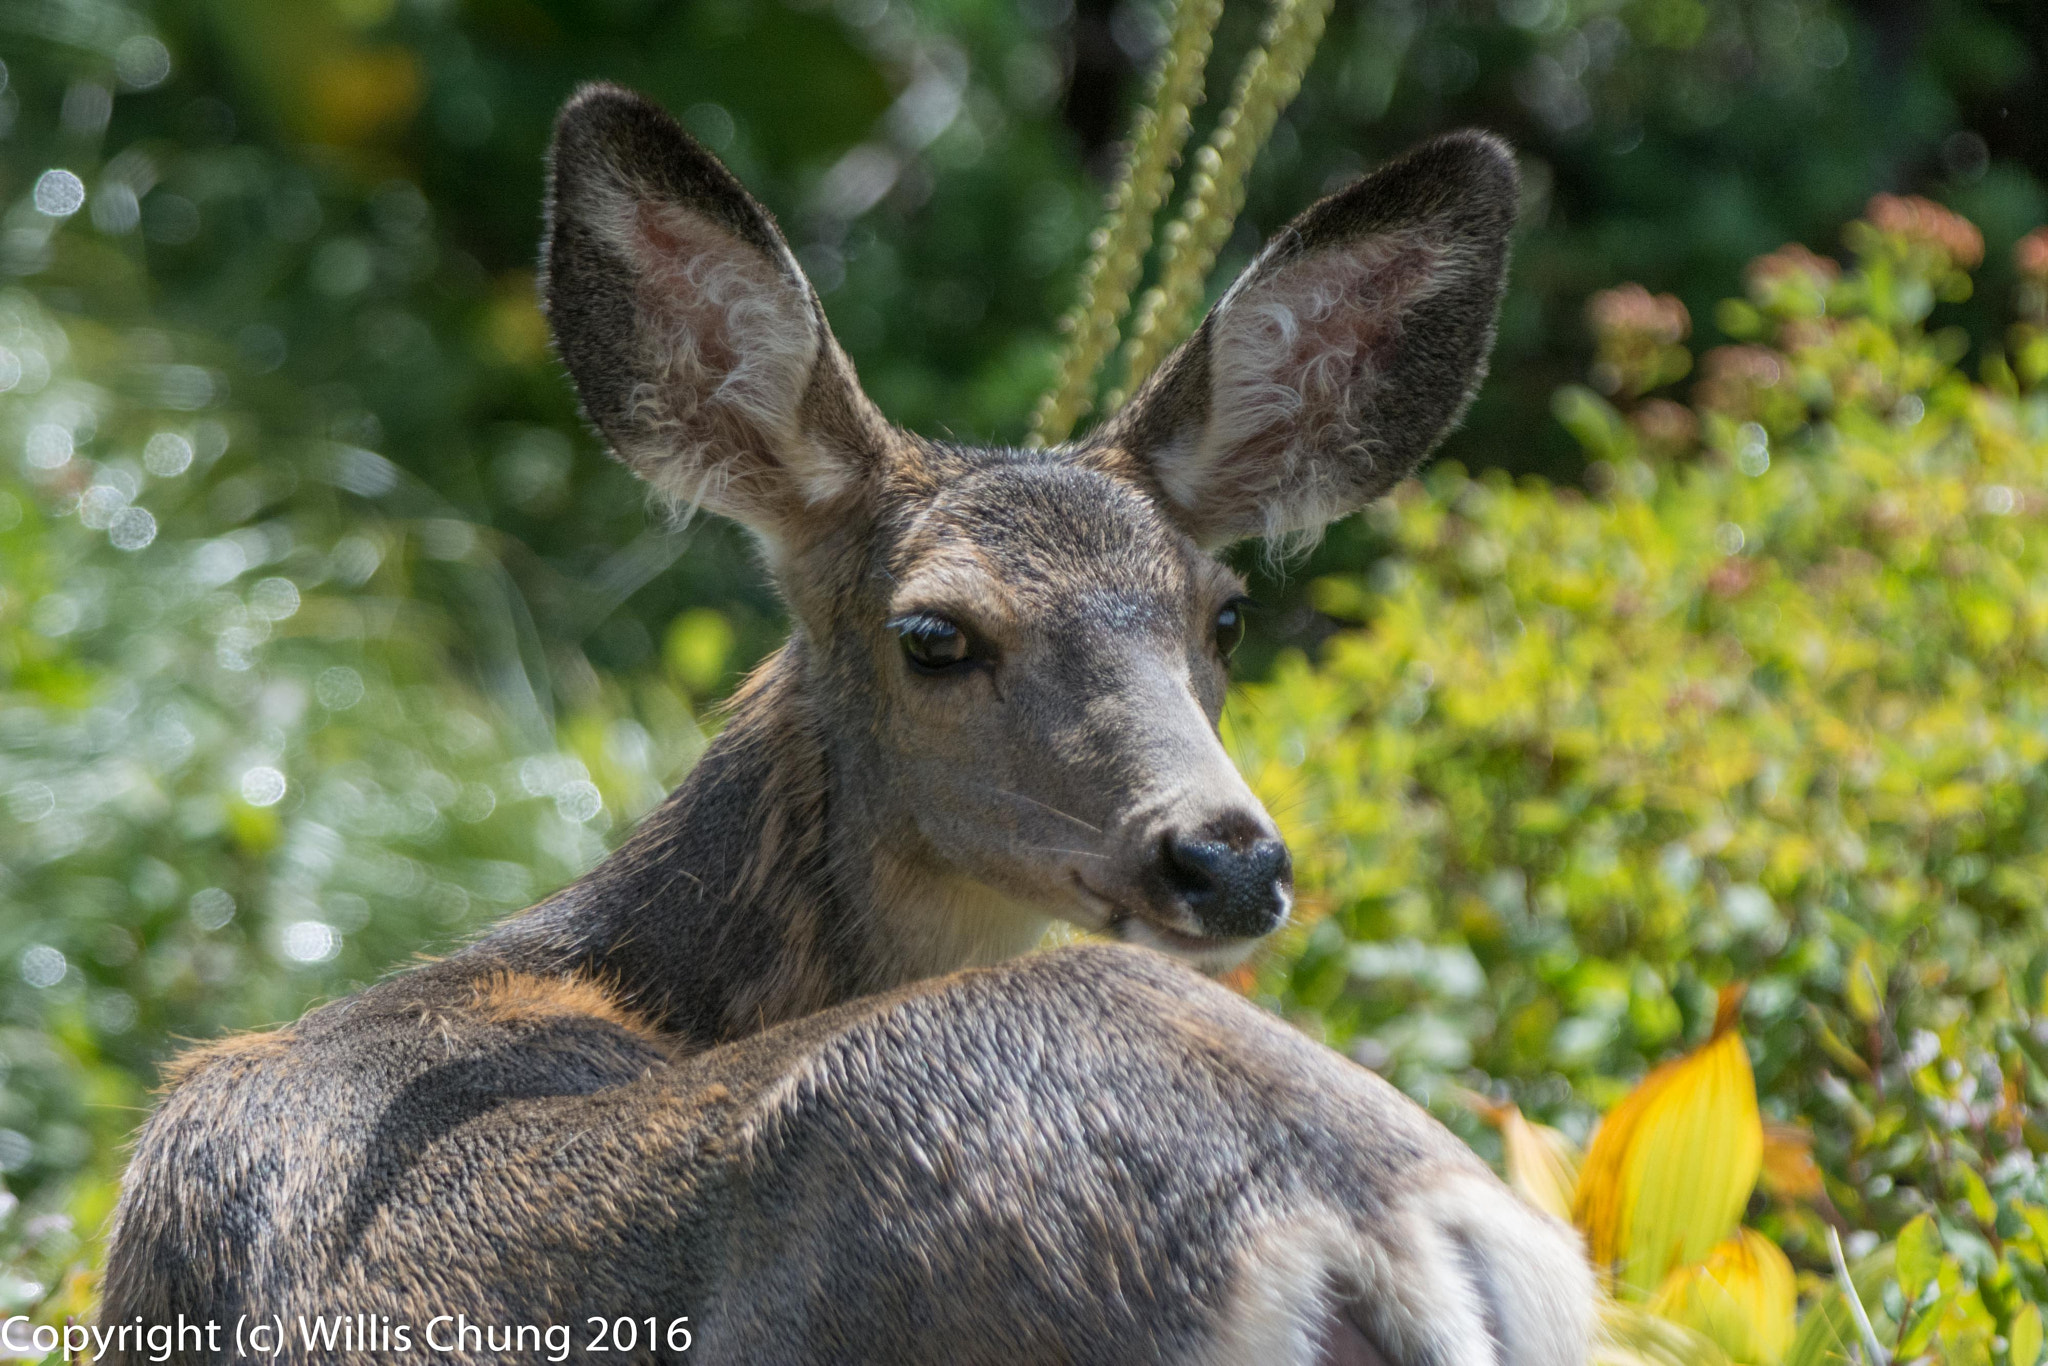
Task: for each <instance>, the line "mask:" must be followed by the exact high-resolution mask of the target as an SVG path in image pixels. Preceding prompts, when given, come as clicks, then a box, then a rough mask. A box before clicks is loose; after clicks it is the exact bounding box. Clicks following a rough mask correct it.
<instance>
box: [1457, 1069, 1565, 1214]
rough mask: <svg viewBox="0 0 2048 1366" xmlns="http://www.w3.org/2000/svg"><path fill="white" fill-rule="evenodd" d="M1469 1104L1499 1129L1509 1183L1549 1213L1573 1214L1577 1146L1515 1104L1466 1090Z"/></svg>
mask: <svg viewBox="0 0 2048 1366" xmlns="http://www.w3.org/2000/svg"><path fill="white" fill-rule="evenodd" d="M1466 1103H1467V1104H1469V1105H1471V1106H1472V1108H1473V1109H1474V1110H1476V1111H1477V1112H1478V1113H1479V1114H1480V1116H1481V1117H1482V1118H1484V1119H1485V1120H1486V1121H1487V1122H1488V1123H1490V1124H1492V1125H1493V1126H1494V1127H1495V1128H1496V1129H1498V1130H1500V1142H1501V1156H1502V1160H1503V1164H1504V1165H1505V1167H1506V1168H1507V1173H1506V1174H1507V1178H1508V1184H1509V1185H1510V1186H1512V1187H1514V1188H1515V1190H1516V1191H1518V1192H1520V1194H1521V1195H1522V1198H1523V1199H1525V1200H1527V1201H1528V1202H1529V1203H1530V1204H1532V1205H1534V1206H1536V1208H1538V1209H1540V1210H1542V1211H1543V1212H1544V1213H1546V1214H1554V1215H1556V1216H1557V1217H1558V1218H1560V1219H1570V1218H1571V1216H1572V1196H1573V1193H1574V1191H1575V1189H1576V1188H1577V1186H1578V1181H1579V1163H1580V1162H1581V1160H1582V1158H1581V1155H1580V1153H1579V1150H1578V1147H1577V1145H1575V1144H1574V1143H1573V1142H1572V1141H1571V1140H1570V1139H1569V1138H1567V1137H1565V1136H1564V1135H1563V1134H1562V1133H1560V1132H1558V1131H1557V1130H1556V1129H1553V1128H1551V1127H1550V1126H1549V1125H1547V1124H1537V1123H1534V1122H1533V1121H1531V1120H1530V1119H1529V1117H1528V1116H1526V1115H1524V1114H1523V1113H1522V1111H1521V1109H1520V1108H1519V1107H1517V1106H1514V1105H1494V1104H1492V1103H1490V1102H1488V1101H1487V1100H1486V1099H1485V1098H1484V1097H1482V1096H1477V1095H1472V1094H1471V1093H1469V1092H1468V1093H1467V1095H1466Z"/></svg>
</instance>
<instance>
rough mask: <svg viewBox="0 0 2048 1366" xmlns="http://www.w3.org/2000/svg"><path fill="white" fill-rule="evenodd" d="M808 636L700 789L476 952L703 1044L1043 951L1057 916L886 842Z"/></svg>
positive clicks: (735, 729)
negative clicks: (825, 697) (835, 738)
mask: <svg viewBox="0 0 2048 1366" xmlns="http://www.w3.org/2000/svg"><path fill="white" fill-rule="evenodd" d="M804 653H805V651H804V644H803V641H802V639H801V637H799V638H798V639H796V640H793V641H792V642H791V643H790V644H789V645H787V646H785V647H784V648H783V650H782V651H781V652H780V653H779V654H777V655H776V657H775V658H774V659H772V660H771V661H770V662H769V663H768V664H767V665H765V666H764V667H763V669H762V670H761V672H760V673H759V674H757V675H756V677H755V679H754V680H753V681H752V682H751V683H750V684H749V685H748V687H747V688H746V690H745V691H744V692H743V694H742V696H741V697H740V699H739V700H738V702H737V704H736V705H735V708H734V711H733V716H732V720H731V721H730V723H729V724H728V725H727V726H726V728H725V729H724V730H723V731H722V732H721V733H720V734H719V736H718V737H717V739H715V740H714V741H713V742H712V743H711V745H710V746H709V747H708V748H707V749H706V750H705V752H704V754H703V756H702V757H701V758H700V759H699V760H698V761H697V764H696V766H695V767H694V768H693V769H692V770H691V772H690V775H689V777H688V778H687V779H685V780H684V782H683V783H682V785H681V786H680V787H678V788H677V789H676V790H675V791H674V792H673V793H671V794H670V796H669V797H668V799H667V800H666V801H665V802H663V803H662V805H661V806H660V807H658V808H656V810H655V811H654V812H652V813H651V814H650V815H649V816H648V817H647V818H646V819H645V820H644V821H643V822H642V823H641V825H640V826H639V828H638V829H637V830H635V831H634V832H633V834H632V835H631V837H629V838H628V839H627V841H626V842H625V843H624V844H623V845H621V846H620V847H619V848H618V849H617V850H616V851H614V852H613V853H612V854H611V855H610V856H609V857H608V858H606V859H605V860H604V861H603V862H602V863H600V864H599V865H598V866H597V867H596V868H594V869H592V870H591V871H590V873H588V874H587V875H585V876H584V877H583V878H582V879H581V880H580V881H578V882H577V883H575V884H574V885H572V886H570V887H568V888H567V889H565V890H564V891H562V892H560V893H558V894H557V895H556V896H554V897H552V898H550V899H549V900H547V901H545V902H543V903H542V904H540V905H539V906H536V907H535V908H533V909H532V910H530V911H527V912H525V913H523V914H521V915H519V916H517V917H515V918H514V919H512V920H511V921H508V922H507V923H506V924H505V925H503V926H501V927H500V928H499V929H498V930H497V931H495V932H494V933H492V934H491V935H489V936H487V937H486V938H485V939H483V940H482V941H480V942H479V943H478V944H477V945H476V948H475V950H473V952H475V953H477V954H479V955H481V956H482V957H483V958H484V959H485V961H486V962H488V963H490V964H491V965H493V966H505V967H511V968H515V969H518V970H524V971H540V972H561V971H574V972H580V973H584V974H587V975H590V976H592V977H595V978H596V979H597V980H599V981H600V982H602V983H604V984H605V985H606V986H607V988H608V989H609V990H611V991H612V992H613V993H614V994H615V995H616V996H617V997H618V998H619V999H620V1001H621V1003H622V1004H625V1005H627V1006H628V1007H630V1008H632V1009H634V1010H635V1011H636V1012H638V1013H640V1014H641V1015H642V1016H643V1017H644V1018H647V1019H648V1020H650V1021H651V1022H653V1023H655V1024H657V1025H658V1026H660V1027H662V1028H664V1029H667V1030H670V1031H672V1032H674V1033H676V1034H678V1035H681V1036H683V1037H684V1038H686V1039H688V1040H689V1041H690V1042H692V1043H696V1044H701V1045H710V1044H715V1043H720V1042H724V1041H726V1040H730V1039H734V1038H739V1037H742V1036H744V1035H747V1034H751V1033H754V1032H756V1031H757V1030H760V1029H765V1028H768V1027H769V1026H772V1025H774V1024H777V1023H779V1022H781V1021H783V1020H788V1019H794V1018H796V1017H799V1016H802V1015H807V1014H811V1013H814V1012H816V1011H818V1010H822V1009H825V1008H826V1007H828V1006H831V1005H834V1004H837V1003H838V1002H840V1001H845V1000H850V999H852V998H854V997H857V996H863V995H868V994H870V993H872V992H876V991H883V990H887V989H888V988H890V987H894V986H898V985H901V984H902V983H904V982H909V981H915V980H917V979H920V978H924V977H930V976H937V975H940V974H942V973H946V972H951V971H954V970H956V969H958V968H962V967H968V966H975V965H980V964H986V963H993V962H999V961H1001V960H1002V959H1005V958H1009V957H1014V956H1015V955H1016V954H1019V953H1022V952H1024V951H1025V950H1027V949H1029V948H1030V947H1032V946H1033V945H1034V944H1036V943H1037V942H1038V940H1039V939H1040V938H1041V937H1042V935H1043V932H1044V929H1045V926H1046V924H1047V923H1048V921H1047V919H1046V917H1044V915H1043V914H1042V913H1039V912H1035V911H1033V910H1032V909H1031V908H1028V907H1024V906H1021V905H1018V904H1016V903H1014V902H1012V901H1010V900H1008V899H1006V898H1004V897H1002V896H1001V895H1000V894H998V893H996V892H994V891H992V890H991V889H989V888H987V887H986V886H984V885H982V884H979V883H976V882H973V881H971V880H969V879H967V878H964V877H961V876H958V875H952V874H948V873H946V872H944V871H942V870H939V869H936V868H934V867H933V866H932V863H931V861H930V860H929V859H924V858H920V857H919V855H918V845H919V842H918V841H917V840H915V839H905V838H903V837H902V832H897V831H890V830H887V829H883V828H879V827H878V826H877V825H876V824H875V822H874V820H873V817H872V815H871V814H870V813H871V807H872V803H869V802H864V801H862V800H861V797H862V796H863V794H862V792H861V790H860V786H859V783H858V771H859V768H860V766H859V765H858V763H857V762H854V761H850V759H849V756H848V755H847V754H846V753H845V752H843V751H840V750H836V749H835V747H834V746H833V745H832V744H831V743H830V742H829V736H830V734H831V732H832V728H831V727H829V726H827V725H825V724H823V722H822V718H821V717H820V715H819V711H820V708H819V707H818V706H817V705H816V692H815V690H814V689H813V688H812V687H811V686H810V685H809V683H808V680H807V676H806V675H807V670H806V669H805V661H804Z"/></svg>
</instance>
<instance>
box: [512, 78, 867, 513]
mask: <svg viewBox="0 0 2048 1366" xmlns="http://www.w3.org/2000/svg"><path fill="white" fill-rule="evenodd" d="M547 206H548V209H547V212H548V222H547V236H546V241H545V245H544V248H543V252H544V258H543V276H544V280H545V284H544V297H545V303H546V307H547V312H548V319H549V323H550V326H551V327H552V329H553V332H554V336H555V341H556V346H557V348H558V349H559V351H560V353H561V356H562V360H563V362H564V364H565V365H566V366H567V367H568V369H569V372H570V375H571V377H572V379H573V380H574V381H575V384H576V389H577V393H578V395H579V396H580V397H581V399H582V401H583V406H584V409H585V411H586V412H587V414H588V415H589V417H590V419H591V421H592V422H593V423H594V424H595V425H596V426H597V428H598V429H599V430H600V431H601V432H602V433H603V434H604V436H605V438H606V440H607V441H608V442H609V443H610V445H611V447H612V450H613V451H614V452H615V453H616V454H617V455H618V456H619V458H620V459H622V460H623V461H625V462H626V463H627V464H628V465H629V466H631V467H632V468H633V469H634V470H635V471H636V472H637V473H639V474H640V475H641V476H642V477H643V478H645V479H647V480H648V482H649V483H651V484H653V485H654V486H655V487H656V488H657V489H658V490H660V491H661V493H662V494H664V495H665V496H666V497H667V498H669V499H670V500H671V501H672V502H675V503H678V504H682V505H686V506H695V505H702V506H704V507H707V508H710V509H711V510H713V511H716V512H721V513H724V514H726V515H729V516H732V517H735V518H737V519H738V520H740V521H742V522H745V523H747V524H748V525H750V526H752V527H753V528H754V529H755V530H757V531H760V532H762V533H763V534H765V535H769V536H771V537H772V536H777V535H779V534H780V533H781V532H782V531H784V530H786V529H787V524H788V523H789V522H790V520H791V519H793V518H798V517H801V516H803V515H805V514H806V513H807V512H808V511H809V510H811V509H813V508H815V507H816V506H817V505H818V504H820V503H822V502H827V501H830V500H831V499H833V498H834V497H835V496H837V495H838V494H839V493H841V492H843V491H844V490H845V489H846V488H847V487H848V486H849V485H850V484H851V483H852V482H853V481H854V479H855V478H856V477H857V475H858V473H859V471H860V465H861V463H862V461H863V459H864V457H865V456H866V455H867V454H868V453H869V452H871V451H872V450H874V449H875V448H876V447H877V446H878V445H879V442H880V434H881V432H882V431H883V430H884V425H883V424H882V423H881V420H880V417H879V415H878V414H876V413H875V412H874V410H873V407H872V405H870V404H868V402H867V401H866V399H865V398H864V397H863V396H862V395H861V394H860V392H859V387H858V384H857V382H856V381H855V379H854V377H853V369H852V365H851V364H850V363H849V362H848V361H847V360H846V357H845V355H844V353H843V352H842V351H840V349H839V347H838V345H837V344H836V343H835V342H834V341H833V340H832V338H831V334H830V331H829V329H828V328H827V326H826V323H825V317H824V311H823V309H822V308H821V307H820V306H819V304H818V301H817V296H816V294H815V292H814V291H813V290H812V289H811V287H810V284H809V282H808V281H807V280H805V278H804V275H803V272H802V270H801V269H800V268H799V267H798V265H797V263H796V258H795V256H794V254H793V253H792V252H791V251H790V249H789V246H788V244H787V243H786V242H785V241H784V240H783V237H782V234H781V233H780V232H779V231H778V230H777V228H776V226H775V223H774V220H773V218H772V217H770V215H769V213H768V211H767V210H766V209H764V208H762V207H761V206H760V205H759V204H758V203H756V202H755V201H754V199H753V197H752V196H751V195H749V194H748V193H747V192H746V190H745V189H744V188H743V187H742V186H741V185H740V183H739V181H737V180H736V179H734V178H733V176H732V174H731V173H730V172H729V171H727V170H726V169H725V167H724V166H722V165H720V164H719V162H718V160H717V158H715V157H713V156H712V155H711V154H710V153H709V152H707V151H705V150H704V149H703V148H702V147H700V146H699V145H698V144H697V143H696V142H695V141H694V140H693V139H692V138H691V137H690V136H689V135H688V134H687V133H685V132H684V131H683V130H682V128H681V127H680V126H678V125H677V124H676V122H675V120H674V119H672V118H670V117H669V115H668V114H667V113H666V112H664V111H663V110H662V109H660V108H659V107H658V106H656V105H654V104H652V103H651V102H649V101H647V100H645V99H642V98H641V97H640V96H638V95H634V94H632V93H631V92H628V91H625V90H621V89H618V88H617V87H614V86H591V87H587V88H585V89H584V90H582V91H581V92H579V93H578V95H577V96H576V97H575V98H574V99H573V100H571V101H570V102H569V104H568V105H567V106H566V107H565V108H564V110H563V112H562V115H561V118H560V120H559V122H558V123H557V126H556V131H555V140H554V146H553V150H552V153H551V156H550V164H549V184H548V196H547Z"/></svg>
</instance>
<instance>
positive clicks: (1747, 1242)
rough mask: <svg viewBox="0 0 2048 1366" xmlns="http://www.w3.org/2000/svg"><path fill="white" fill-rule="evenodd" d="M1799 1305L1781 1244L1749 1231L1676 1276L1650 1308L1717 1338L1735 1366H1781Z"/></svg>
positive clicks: (1741, 1232)
mask: <svg viewBox="0 0 2048 1366" xmlns="http://www.w3.org/2000/svg"><path fill="white" fill-rule="evenodd" d="M1797 1301H1798V1293H1797V1290H1796V1289H1795V1287H1794V1284H1793V1280H1792V1263H1791V1262H1789V1261H1787V1260H1786V1258H1785V1254H1784V1253H1783V1252H1781V1251H1779V1249H1778V1245H1777V1244H1776V1243H1774V1242H1772V1241H1771V1240H1770V1239H1769V1238H1766V1237H1765V1236H1764V1235H1763V1234H1761V1233H1758V1232H1757V1231H1756V1230H1755V1229H1747V1228H1745V1229H1738V1230H1737V1231H1736V1234H1735V1236H1734V1237H1733V1238H1730V1239H1728V1240H1727V1241H1726V1242H1723V1243H1720V1244H1718V1245H1716V1246H1715V1247H1714V1249H1713V1250H1712V1251H1711V1252H1709V1253H1708V1254H1707V1258H1706V1260H1705V1261H1704V1262H1701V1263H1700V1264H1699V1265H1697V1266H1682V1267H1680V1268H1678V1269H1677V1270H1676V1271H1673V1272H1672V1273H1671V1275H1670V1276H1669V1277H1667V1278H1666V1279H1665V1282H1664V1284H1663V1286H1662V1287H1661V1288H1660V1289H1659V1290H1658V1291H1657V1294H1656V1297H1655V1298H1654V1299H1652V1300H1651V1302H1650V1308H1651V1310H1652V1312H1654V1313H1658V1314H1661V1315H1663V1316H1664V1317H1665V1318H1668V1319H1670V1320H1672V1321H1673V1322H1674V1323H1682V1324H1684V1325H1686V1326H1687V1327H1688V1328H1692V1329H1694V1330H1696V1331H1698V1332H1699V1333H1701V1334H1703V1335H1705V1336H1706V1337H1708V1338H1711V1339H1712V1340H1713V1341H1714V1342H1716V1343H1718V1344H1719V1345H1720V1347H1721V1349H1722V1350H1723V1351H1725V1352H1727V1354H1728V1356H1729V1358H1730V1360H1732V1361H1735V1362H1739V1363H1746V1366H1777V1363H1778V1362H1779V1361H1780V1360H1781V1359H1782V1358H1783V1357H1784V1355H1785V1351H1786V1349H1787V1348H1788V1347H1790V1346H1791V1345H1792V1334H1793V1310H1794V1307H1795V1305H1796V1304H1797Z"/></svg>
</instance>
